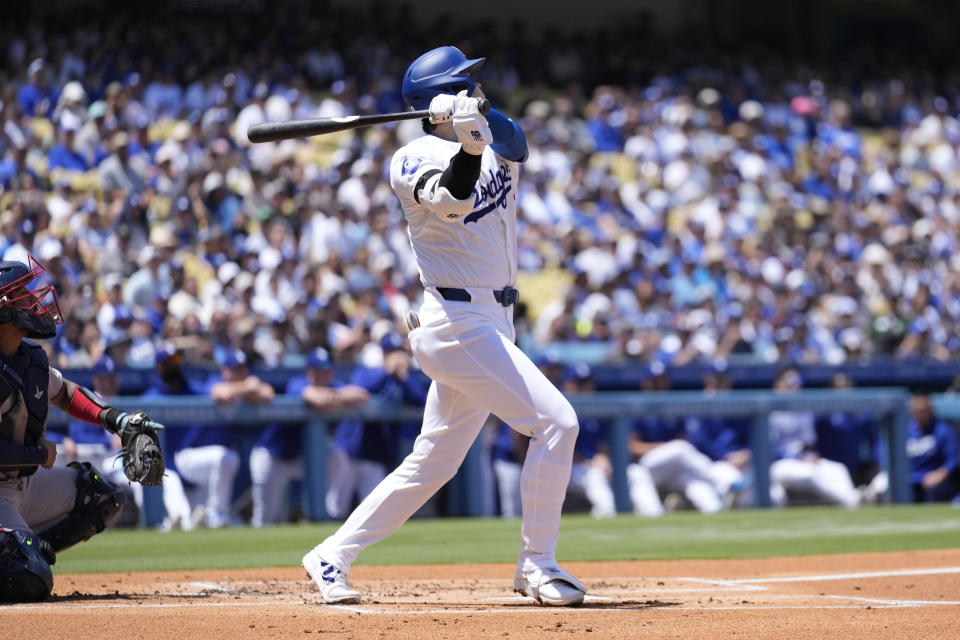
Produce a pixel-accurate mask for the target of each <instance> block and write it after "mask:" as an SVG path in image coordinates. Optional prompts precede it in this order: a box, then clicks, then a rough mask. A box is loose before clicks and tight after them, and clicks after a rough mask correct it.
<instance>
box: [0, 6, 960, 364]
mask: <svg viewBox="0 0 960 640" xmlns="http://www.w3.org/2000/svg"><path fill="white" fill-rule="evenodd" d="M322 11H324V12H326V13H325V14H324V15H322V16H318V15H315V14H312V13H310V12H311V9H310V8H307V7H295V8H292V9H291V8H289V7H288V8H287V9H286V10H285V11H281V12H279V15H278V16H277V17H276V18H275V19H276V21H277V24H276V25H274V26H275V27H276V28H274V29H271V30H267V31H264V30H262V29H254V27H253V26H252V25H251V24H250V21H249V20H247V19H246V18H244V17H243V16H240V17H239V18H231V17H229V16H227V15H223V14H218V15H216V16H212V17H211V16H207V17H204V16H201V15H198V16H195V17H194V18H193V19H190V20H180V19H175V17H171V16H167V17H166V18H164V17H163V16H159V17H157V18H156V19H155V20H151V21H149V22H147V21H142V20H139V19H137V18H136V17H135V16H133V15H130V14H127V15H123V14H121V15H119V16H116V17H113V18H110V19H106V20H101V19H100V18H99V17H96V18H85V19H79V18H78V19H76V20H69V21H64V23H63V24H59V26H58V23H57V22H56V21H53V20H51V21H46V22H44V24H43V25H41V24H40V23H33V24H26V25H23V24H14V23H13V22H12V21H11V22H8V23H7V24H4V25H0V36H2V37H0V42H2V43H3V49H2V50H0V61H2V67H0V80H2V83H0V86H2V89H0V188H2V192H0V232H2V239H0V245H2V246H0V251H2V256H3V259H5V260H11V259H14V260H22V261H26V257H27V255H28V254H32V255H34V256H35V257H36V258H37V259H39V260H40V262H41V263H43V264H44V265H45V266H46V267H47V274H46V276H45V277H46V278H48V279H49V281H52V282H54V283H55V284H56V287H57V290H58V292H59V295H60V305H61V307H62V309H63V312H64V316H65V317H66V323H65V324H64V326H63V327H62V329H61V332H60V334H59V336H58V337H57V338H56V340H54V341H52V342H51V344H50V345H49V346H50V350H51V356H52V360H53V362H55V363H56V364H57V365H59V366H60V367H65V368H79V367H89V366H91V365H92V364H93V363H94V362H95V361H97V360H98V358H100V356H102V355H104V354H109V355H110V356H111V357H112V358H113V359H114V360H115V361H116V362H117V363H118V364H119V365H120V366H133V367H138V366H142V367H152V366H153V365H154V362H155V359H156V350H157V345H158V344H160V343H161V341H162V342H164V343H167V342H169V343H171V344H173V345H175V346H176V348H177V349H178V350H179V351H180V352H181V353H183V354H184V358H185V359H186V362H187V363H188V364H213V363H214V362H217V361H218V359H220V358H222V357H223V356H224V354H226V353H228V352H231V351H232V350H234V349H240V350H242V351H243V352H244V353H245V354H246V356H247V358H249V361H250V363H251V364H252V365H254V366H268V367H269V366H277V365H294V366H295V365H300V364H303V362H304V357H305V356H304V354H305V353H306V352H307V351H308V349H309V348H311V347H316V346H321V347H324V348H326V349H327V350H328V351H329V353H330V354H331V357H332V358H333V360H334V361H335V362H337V363H341V364H348V365H349V364H355V363H356V364H365V365H377V364H379V363H381V362H382V358H383V354H382V349H381V347H380V343H381V340H382V338H383V337H384V336H385V335H387V334H388V333H389V332H391V331H392V330H394V329H395V328H396V326H397V325H396V318H397V317H399V315H400V314H401V313H402V312H403V311H404V310H406V309H407V308H409V307H416V306H417V305H418V304H419V302H418V301H419V296H420V290H421V289H420V285H419V280H418V277H417V273H416V268H415V265H414V262H413V260H412V256H411V252H410V248H409V244H408V241H407V237H406V230H405V221H404V218H403V215H402V213H401V210H400V207H399V203H398V201H397V200H396V198H395V196H393V194H392V193H391V191H390V188H389V184H388V182H387V179H386V178H387V176H386V171H387V167H388V161H389V158H390V157H391V155H392V153H393V152H394V150H395V149H396V148H398V147H399V146H400V145H402V144H404V143H405V142H406V141H407V140H409V139H410V138H411V137H415V136H417V135H420V133H421V131H420V129H419V123H418V122H407V123H404V124H402V125H398V126H380V127H374V128H368V129H363V130H359V131H357V132H354V133H344V134H341V135H336V136H323V137H320V138H313V139H309V140H299V141H287V142H282V143H269V144H258V145H253V144H251V143H250V142H249V141H248V140H247V138H246V129H247V127H248V126H249V125H251V124H254V123H257V122H261V121H277V120H286V119H290V118H307V117H327V116H340V115H347V114H354V113H375V112H385V111H396V110H401V109H402V108H403V105H402V101H401V99H400V79H401V75H402V73H403V70H404V69H405V67H406V65H407V64H408V63H409V61H411V60H413V59H414V58H415V57H416V56H417V55H419V54H420V53H422V51H421V49H423V48H425V46H426V45H420V44H419V43H420V42H427V40H425V39H422V38H420V37H419V36H420V35H422V34H426V33H430V30H431V29H434V28H435V27H436V25H421V26H415V25H413V24H411V22H412V19H411V17H410V16H409V15H407V14H406V13H405V12H404V11H402V10H401V9H400V8H392V7H384V8H383V11H382V12H379V13H378V15H377V17H376V20H375V21H374V23H373V24H370V25H364V26H362V27H361V24H363V20H364V19H365V17H364V16H365V15H366V14H365V13H361V10H360V9H358V10H356V11H353V10H350V9H337V10H333V9H323V10H322ZM638 29H641V27H639V26H635V25H630V24H626V25H624V26H622V27H621V28H619V29H618V30H613V31H610V32H607V33H605V34H603V37H600V36H599V35H589V34H583V35H572V36H563V35H561V34H547V35H546V36H543V37H536V36H535V34H530V33H526V32H525V27H523V26H522V25H516V26H514V27H512V28H511V29H510V30H509V32H506V33H502V34H494V33H489V34H486V35H480V36H477V35H475V36H473V37H471V38H464V39H454V40H455V42H454V44H458V45H459V46H460V47H461V48H463V49H464V51H466V52H467V53H468V55H470V56H482V55H487V56H489V59H488V61H487V64H486V66H485V67H484V69H483V71H482V74H481V75H480V76H479V78H478V79H479V80H480V82H481V83H482V84H483V85H484V91H485V92H486V93H487V94H488V95H489V96H491V98H492V99H493V101H494V102H495V104H497V105H498V106H502V107H503V109H504V110H505V111H506V112H508V113H509V114H511V115H512V116H513V117H515V118H517V119H518V120H519V121H520V122H521V123H522V125H523V127H524V130H525V131H526V134H527V137H528V140H529V142H530V157H529V160H528V161H527V162H526V163H525V164H524V165H523V169H522V172H523V173H522V177H521V181H520V183H519V185H518V192H517V201H518V206H519V210H520V217H521V223H520V230H519V241H520V266H521V269H522V272H523V273H522V275H521V300H523V301H524V302H525V304H524V305H522V307H521V309H520V312H519V313H518V335H519V342H520V344H521V345H522V346H524V347H526V348H529V349H532V350H540V349H543V348H544V347H546V346H547V345H549V344H552V343H558V342H563V343H569V342H573V343H590V344H593V345H599V346H600V347H601V349H602V352H603V355H602V357H603V358H605V359H607V360H622V359H636V360H643V361H656V362H662V363H665V364H666V365H668V366H670V365H682V364H686V363H691V362H697V361H703V362H707V361H712V360H715V359H717V358H744V359H754V360H757V361H762V362H786V361H789V362H799V363H803V362H825V363H840V362H844V361H849V360H851V359H861V358H876V357H899V358H910V357H918V358H920V357H923V358H936V359H941V360H944V359H950V358H953V357H956V356H957V354H958V352H960V338H958V337H957V336H958V330H957V329H958V326H957V323H958V321H960V275H958V273H960V264H958V262H957V261H958V260H960V258H956V257H955V256H960V252H958V251H957V247H956V246H955V245H956V243H957V238H958V237H960V233H958V231H960V228H958V225H960V158H958V153H957V146H958V143H960V121H958V120H957V118H956V114H957V113H958V110H960V102H958V100H960V92H958V91H957V89H958V88H960V84H957V83H956V82H952V80H951V79H949V78H946V79H941V78H936V77H931V76H930V75H929V74H923V73H921V72H920V71H919V70H918V69H910V68H905V67H894V66H891V67H884V66H883V65H878V66H873V67H868V66H862V67H857V66H854V65H853V63H849V65H847V66H845V65H838V67H837V69H834V70H833V71H832V72H826V71H824V72H821V71H818V70H816V69H811V68H808V67H806V66H805V65H802V64H798V63H795V62H790V61H787V60H786V59H784V58H781V57H779V56H777V55H776V54H773V53H767V52H764V53H760V54H757V53H749V52H747V51H746V50H744V51H743V52H738V53H734V54H723V55H713V54H714V52H711V51H709V50H706V49H704V50H702V51H697V50H689V49H687V48H685V51H684V54H683V55H682V56H681V55H680V54H678V53H651V52H650V51H647V50H645V49H643V48H642V47H643V45H642V44H638V42H641V41H642V39H640V38H638V37H637V35H638V32H637V30H638ZM482 33H486V32H485V31H482ZM401 34H404V37H403V38H401V37H400V36H401ZM430 42H433V40H430ZM614 51H616V52H621V53H622V54H623V55H613V54H611V53H610V52H614ZM698 56H699V57H698Z"/></svg>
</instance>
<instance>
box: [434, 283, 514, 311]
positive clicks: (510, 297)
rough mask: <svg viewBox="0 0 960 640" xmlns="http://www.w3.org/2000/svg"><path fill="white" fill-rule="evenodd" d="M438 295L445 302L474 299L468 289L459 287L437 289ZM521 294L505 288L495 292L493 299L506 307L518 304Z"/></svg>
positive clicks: (512, 288)
mask: <svg viewBox="0 0 960 640" xmlns="http://www.w3.org/2000/svg"><path fill="white" fill-rule="evenodd" d="M437 293H439V294H440V295H441V296H443V299H444V300H453V301H455V302H470V301H472V300H473V298H472V297H471V296H470V292H469V291H467V290H466V289H458V288H457V287H437ZM519 297H520V292H519V291H517V290H516V288H514V287H504V288H503V289H494V290H493V299H494V300H496V301H497V302H499V303H500V304H502V305H503V306H505V307H509V306H511V305H514V304H517V299H518V298H519Z"/></svg>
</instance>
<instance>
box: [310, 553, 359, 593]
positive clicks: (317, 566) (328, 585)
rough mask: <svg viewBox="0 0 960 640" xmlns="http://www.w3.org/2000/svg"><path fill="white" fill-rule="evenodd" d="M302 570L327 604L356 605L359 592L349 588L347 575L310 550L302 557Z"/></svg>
mask: <svg viewBox="0 0 960 640" xmlns="http://www.w3.org/2000/svg"><path fill="white" fill-rule="evenodd" d="M302 564H303V568H304V569H306V570H307V575H309V576H310V579H311V580H313V581H314V582H315V583H316V584H317V587H319V589H320V595H321V596H322V597H323V601H324V602H326V603H327V604H357V603H358V602H360V592H359V591H354V590H353V589H351V588H350V583H349V582H347V574H346V573H344V572H343V571H341V570H340V569H338V568H337V567H335V566H333V565H332V564H330V563H329V562H327V561H326V560H324V559H323V558H321V557H320V554H318V553H317V552H316V550H314V549H311V550H310V551H309V552H308V553H307V555H305V556H303V562H302Z"/></svg>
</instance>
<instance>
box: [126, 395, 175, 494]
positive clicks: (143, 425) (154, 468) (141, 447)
mask: <svg viewBox="0 0 960 640" xmlns="http://www.w3.org/2000/svg"><path fill="white" fill-rule="evenodd" d="M117 422H118V423H119V424H120V425H121V430H120V443H121V444H122V445H123V453H122V455H123V472H124V474H126V476H127V478H128V479H129V480H130V481H131V482H139V483H140V484H142V485H144V486H148V487H149V486H159V485H161V484H163V471H164V464H163V451H161V450H160V440H159V438H157V431H159V430H161V429H163V425H162V424H160V423H159V422H154V421H153V420H151V419H150V418H149V417H148V416H147V414H145V413H144V412H143V411H137V412H136V413H133V414H126V415H123V416H122V417H121V418H120V420H118V421H117Z"/></svg>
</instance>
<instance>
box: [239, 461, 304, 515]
mask: <svg viewBox="0 0 960 640" xmlns="http://www.w3.org/2000/svg"><path fill="white" fill-rule="evenodd" d="M302 479H303V460H301V459H300V458H299V457H298V458H294V459H292V460H287V459H284V458H278V457H276V456H274V455H273V454H272V453H270V450H269V449H267V448H266V447H260V446H257V447H253V449H251V450H250V496H251V500H252V502H253V512H252V514H251V515H250V524H251V525H253V526H254V527H262V526H263V525H265V524H275V523H277V522H285V521H286V520H287V515H288V514H289V505H288V504H287V503H288V501H289V500H288V497H289V491H288V490H289V488H290V483H291V482H293V481H294V480H302Z"/></svg>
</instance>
